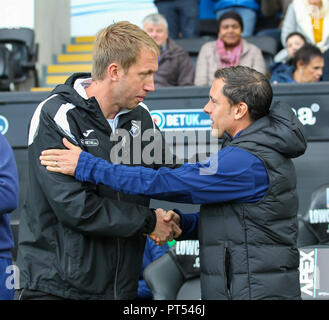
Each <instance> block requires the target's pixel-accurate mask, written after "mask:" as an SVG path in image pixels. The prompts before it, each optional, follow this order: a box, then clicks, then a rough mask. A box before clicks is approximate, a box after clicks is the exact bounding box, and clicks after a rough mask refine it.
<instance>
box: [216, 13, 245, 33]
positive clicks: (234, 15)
mask: <svg viewBox="0 0 329 320" xmlns="http://www.w3.org/2000/svg"><path fill="white" fill-rule="evenodd" d="M225 19H233V20H235V21H237V22H238V23H239V25H240V27H241V31H243V22H242V18H241V16H240V15H239V14H238V13H236V12H235V11H228V12H225V13H223V14H222V15H221V16H220V17H219V19H218V22H217V31H218V32H219V28H220V25H221V23H222V22H223V20H225Z"/></svg>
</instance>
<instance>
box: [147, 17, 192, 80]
mask: <svg viewBox="0 0 329 320" xmlns="http://www.w3.org/2000/svg"><path fill="white" fill-rule="evenodd" d="M143 28H144V31H146V32H147V33H148V34H149V36H151V38H153V40H154V41H155V42H156V44H157V45H158V46H159V48H160V50H161V55H160V57H159V68H158V71H157V72H156V73H155V74H154V84H155V86H156V87H170V86H189V85H193V80H194V66H193V63H192V60H191V58H190V57H189V55H188V53H187V52H185V51H184V50H183V49H182V48H181V47H180V46H178V45H177V44H176V43H175V41H174V40H172V39H170V38H169V37H168V23H167V20H166V18H165V17H164V16H163V15H161V14H156V13H155V14H150V15H148V16H146V17H145V18H144V20H143Z"/></svg>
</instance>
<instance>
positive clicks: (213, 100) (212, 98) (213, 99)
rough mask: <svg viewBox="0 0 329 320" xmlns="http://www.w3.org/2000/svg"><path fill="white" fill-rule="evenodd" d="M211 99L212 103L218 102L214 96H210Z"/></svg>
mask: <svg viewBox="0 0 329 320" xmlns="http://www.w3.org/2000/svg"><path fill="white" fill-rule="evenodd" d="M209 99H210V100H211V101H212V102H216V101H217V100H216V99H215V98H214V97H212V96H210V95H209Z"/></svg>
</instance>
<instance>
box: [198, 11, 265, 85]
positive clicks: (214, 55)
mask: <svg viewBox="0 0 329 320" xmlns="http://www.w3.org/2000/svg"><path fill="white" fill-rule="evenodd" d="M242 31H243V22H242V19H241V17H240V16H239V15H238V14H237V13H236V12H233V11H230V12H226V13H224V14H223V15H221V17H220V18H219V21H218V39H217V40H215V41H210V42H207V43H205V44H204V45H203V46H202V47H201V50H200V53H199V56H198V59H197V63H196V69H195V79H194V84H195V85H196V86H210V85H211V84H212V83H213V81H214V80H215V76H214V75H215V72H216V70H217V69H220V68H226V67H232V66H238V65H240V66H246V67H250V68H253V69H256V70H257V71H259V72H261V73H263V74H265V73H266V71H267V67H266V63H265V60H264V57H263V55H262V52H261V50H260V49H259V48H258V47H256V46H255V45H253V44H251V43H249V42H247V41H246V40H244V39H242V37H241V34H242Z"/></svg>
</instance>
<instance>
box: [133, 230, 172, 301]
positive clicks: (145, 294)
mask: <svg viewBox="0 0 329 320" xmlns="http://www.w3.org/2000/svg"><path fill="white" fill-rule="evenodd" d="M168 249H169V245H168V243H165V244H164V245H162V246H157V245H156V244H155V242H154V241H153V240H151V239H150V238H149V237H148V236H147V239H146V243H145V251H144V257H143V264H142V269H141V272H140V275H139V280H138V299H152V298H153V296H152V292H151V290H150V288H149V287H148V285H147V284H146V282H145V280H144V270H145V268H146V267H147V266H148V265H149V264H150V263H152V262H153V261H155V260H157V259H159V258H160V257H162V256H163V255H164V254H165V253H166V252H167V251H168Z"/></svg>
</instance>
